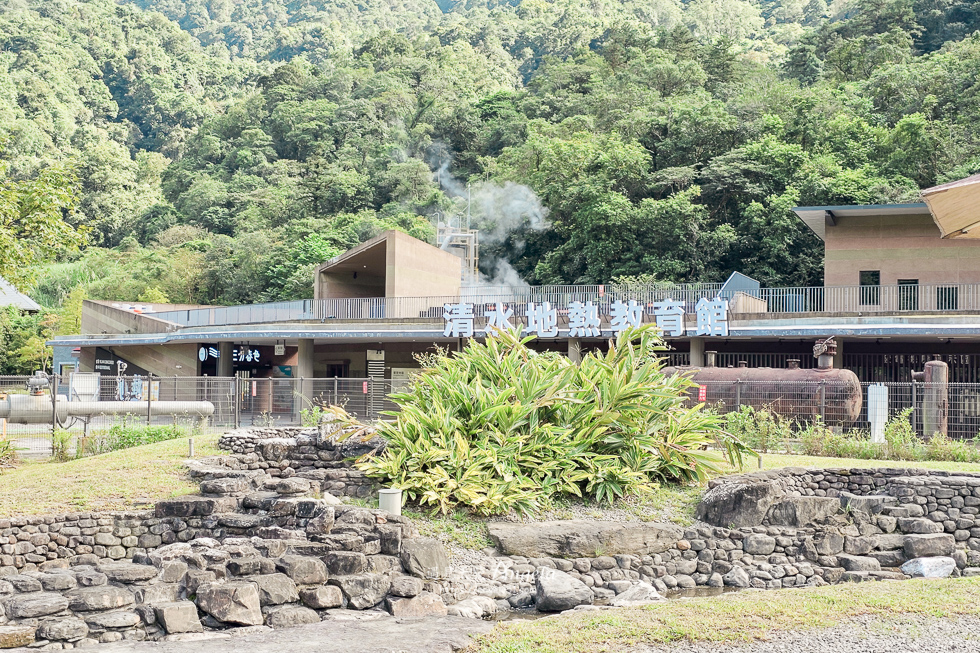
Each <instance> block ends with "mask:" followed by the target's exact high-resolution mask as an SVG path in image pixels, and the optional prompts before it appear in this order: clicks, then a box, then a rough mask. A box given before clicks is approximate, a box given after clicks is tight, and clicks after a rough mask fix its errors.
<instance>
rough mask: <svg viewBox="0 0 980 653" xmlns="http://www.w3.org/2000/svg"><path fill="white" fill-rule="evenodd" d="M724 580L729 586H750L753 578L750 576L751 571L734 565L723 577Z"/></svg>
mask: <svg viewBox="0 0 980 653" xmlns="http://www.w3.org/2000/svg"><path fill="white" fill-rule="evenodd" d="M721 580H722V582H723V583H724V584H725V586H727V587H739V588H744V587H748V586H749V585H750V584H751V582H752V579H750V578H749V572H747V571H745V570H744V569H743V568H741V567H732V568H731V569H730V570H729V572H728V573H727V574H725V575H724V576H722V577H721Z"/></svg>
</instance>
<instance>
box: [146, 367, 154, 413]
mask: <svg viewBox="0 0 980 653" xmlns="http://www.w3.org/2000/svg"><path fill="white" fill-rule="evenodd" d="M152 423H153V375H152V374H147V375H146V425H147V426H150V425H152Z"/></svg>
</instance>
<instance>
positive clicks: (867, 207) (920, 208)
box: [793, 202, 929, 240]
mask: <svg viewBox="0 0 980 653" xmlns="http://www.w3.org/2000/svg"><path fill="white" fill-rule="evenodd" d="M793 212H794V213H796V215H798V216H799V217H800V219H801V220H803V222H805V223H806V225H807V226H808V227H810V229H812V230H813V232H814V233H815V234H817V235H818V236H820V239H821V240H824V238H825V236H826V233H827V225H828V224H829V225H831V226H833V225H834V224H835V221H836V219H837V218H848V217H871V216H886V217H887V216H899V215H929V206H927V205H926V204H925V203H923V202H915V203H912V204H864V205H857V206H853V205H852V206H795V207H793Z"/></svg>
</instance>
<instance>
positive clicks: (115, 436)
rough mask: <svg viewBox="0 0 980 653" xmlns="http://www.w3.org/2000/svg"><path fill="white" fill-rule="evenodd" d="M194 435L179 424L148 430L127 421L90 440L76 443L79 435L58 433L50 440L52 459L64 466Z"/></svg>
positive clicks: (143, 425) (80, 440)
mask: <svg viewBox="0 0 980 653" xmlns="http://www.w3.org/2000/svg"><path fill="white" fill-rule="evenodd" d="M191 435H193V432H192V431H191V430H190V429H187V428H185V427H183V426H180V425H178V424H165V425H162V426H147V425H145V424H129V423H127V422H126V421H121V422H117V423H115V424H113V425H112V426H110V427H109V428H107V429H104V430H99V431H94V432H93V433H92V434H91V435H90V436H89V437H87V438H80V439H77V440H76V437H77V434H75V433H72V432H70V431H65V430H58V431H55V433H54V436H53V437H52V438H51V449H52V457H53V458H54V460H56V461H58V462H64V461H66V460H71V459H72V458H80V457H82V456H84V455H97V454H102V453H109V452H110V451H118V450H119V449H129V448H130V447H140V446H143V445H144V444H153V443H155V442H163V441H164V440H175V439H177V438H189V437H191Z"/></svg>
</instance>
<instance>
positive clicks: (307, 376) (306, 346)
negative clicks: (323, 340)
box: [293, 339, 313, 419]
mask: <svg viewBox="0 0 980 653" xmlns="http://www.w3.org/2000/svg"><path fill="white" fill-rule="evenodd" d="M294 377H298V378H300V379H301V381H300V387H299V388H298V390H299V393H300V395H302V397H303V398H302V399H300V400H298V401H294V402H293V405H294V406H295V410H294V412H295V413H296V419H298V418H299V411H301V410H303V409H305V408H309V407H310V406H312V405H313V341H312V340H310V339H306V340H300V341H299V351H298V352H297V354H296V372H295V374H294Z"/></svg>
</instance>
